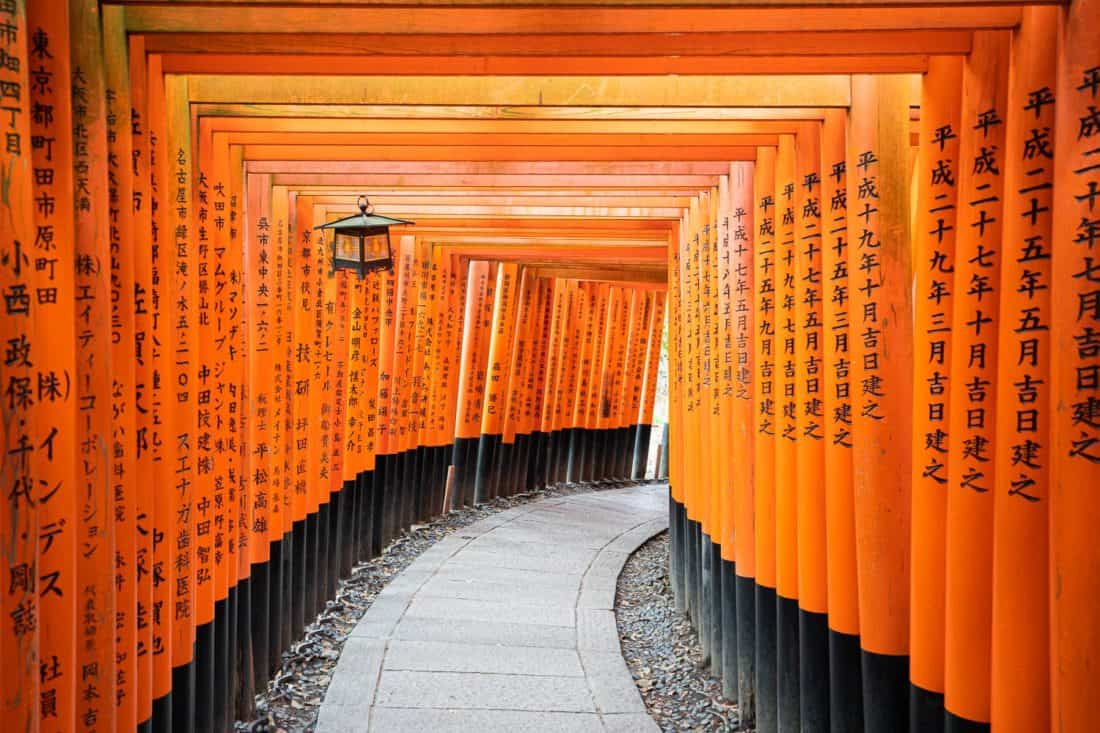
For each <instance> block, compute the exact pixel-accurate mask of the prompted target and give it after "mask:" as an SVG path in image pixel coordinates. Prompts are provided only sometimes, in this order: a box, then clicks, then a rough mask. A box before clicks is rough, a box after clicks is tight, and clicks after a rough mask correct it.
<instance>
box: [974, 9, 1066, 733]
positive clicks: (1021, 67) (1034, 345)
mask: <svg viewBox="0 0 1100 733" xmlns="http://www.w3.org/2000/svg"><path fill="white" fill-rule="evenodd" d="M1058 16H1059V11H1058V10H1056V9H1055V8H1027V9H1025V10H1024V17H1023V23H1022V24H1021V26H1020V28H1019V29H1017V30H1016V31H1015V32H1014V33H1013V39H1012V51H1011V53H1012V57H1011V60H1010V63H1009V76H1008V101H1007V118H1006V123H1005V128H1006V129H1005V155H1004V192H1005V203H1004V229H1003V233H1002V239H1001V242H1002V247H1003V248H1004V249H1003V252H1002V257H1001V283H1000V293H1001V305H1000V324H999V325H1000V329H999V333H998V339H999V344H998V354H999V359H1000V362H999V364H998V368H997V377H996V383H997V386H996V396H997V408H998V411H997V428H996V434H995V438H994V441H995V445H994V462H995V478H994V491H995V493H996V495H995V496H994V499H993V615H992V631H993V641H992V657H991V662H992V681H991V684H992V689H991V691H990V705H991V709H990V724H991V727H992V728H994V729H995V730H997V731H1006V732H1007V731H1019V732H1020V733H1022V732H1023V731H1026V730H1047V729H1049V728H1050V676H1049V666H1048V664H1047V661H1048V660H1049V659H1050V624H1049V602H1048V600H1047V598H1048V596H1049V592H1048V591H1049V587H1050V585H1049V582H1048V573H1049V569H1050V567H1049V559H1050V555H1049V552H1048V541H1049V540H1048V537H1049V535H1048V522H1049V512H1048V509H1049V506H1050V503H1049V500H1050V493H1049V492H1050V484H1049V473H1048V471H1049V467H1050V462H1049V457H1050V418H1051V414H1050V392H1049V391H1048V390H1049V385H1050V361H1051V357H1052V354H1051V351H1050V340H1049V338H1050V331H1049V329H1050V317H1051V313H1050V283H1051V280H1050V258H1049V254H1050V251H1051V239H1050V234H1051V228H1050V227H1051V218H1052V213H1051V205H1052V203H1053V201H1054V198H1055V195H1056V192H1055V191H1054V189H1053V183H1054V154H1055V153H1054V133H1053V130H1054V125H1055V109H1054V107H1055V102H1054V89H1055V88H1056V86H1057V80H1056V78H1055V74H1056V58H1057V48H1056V46H1057V37H1058ZM1036 245H1039V247H1041V249H1039V248H1037V247H1036ZM1033 411H1034V412H1033ZM1032 417H1034V418H1035V421H1034V424H1032V423H1031V422H1030V418H1032ZM1025 670H1026V672H1025Z"/></svg>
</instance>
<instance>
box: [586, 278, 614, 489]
mask: <svg viewBox="0 0 1100 733" xmlns="http://www.w3.org/2000/svg"><path fill="white" fill-rule="evenodd" d="M594 285H595V291H594V292H595V294H596V295H595V306H596V311H595V313H594V314H593V321H592V357H591V359H590V361H589V367H588V369H589V372H588V390H587V392H586V393H585V405H584V408H583V409H584V418H583V420H584V422H583V423H582V426H583V428H584V431H585V433H586V435H587V436H588V441H587V446H586V447H587V451H586V452H585V463H584V475H585V476H586V477H587V479H588V480H589V481H595V480H598V479H601V478H603V476H601V475H600V469H601V459H602V458H603V455H604V452H605V448H606V446H605V443H604V439H603V435H602V434H601V431H600V429H599V415H600V396H601V395H600V390H601V387H602V386H603V377H604V372H605V363H606V362H605V359H606V356H607V354H608V350H609V344H608V341H609V338H610V336H611V329H610V328H609V321H610V317H611V316H610V312H611V310H612V309H613V307H614V305H615V304H614V302H613V301H612V288H611V285H610V284H609V283H603V282H597V283H594Z"/></svg>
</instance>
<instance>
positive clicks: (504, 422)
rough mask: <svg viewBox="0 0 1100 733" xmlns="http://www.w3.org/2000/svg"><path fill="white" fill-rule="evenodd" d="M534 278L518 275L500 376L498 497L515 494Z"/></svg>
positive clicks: (522, 272)
mask: <svg viewBox="0 0 1100 733" xmlns="http://www.w3.org/2000/svg"><path fill="white" fill-rule="evenodd" d="M534 284H535V283H534V277H533V276H532V274H531V271H530V270H529V269H528V268H526V267H524V268H523V269H522V270H520V273H519V289H518V293H517V297H516V311H515V325H514V326H513V327H512V339H511V343H512V345H511V348H510V352H511V353H510V354H509V360H508V364H507V365H506V367H505V368H506V371H505V373H504V374H503V375H502V379H503V381H504V389H503V393H502V394H501V409H502V411H503V415H502V416H501V441H500V453H499V455H497V459H496V466H495V468H494V471H496V472H497V473H498V475H499V479H498V485H499V487H500V493H501V494H503V495H510V494H512V493H514V492H515V491H516V486H515V485H514V484H513V480H514V478H515V474H514V471H513V469H514V467H515V465H516V464H517V463H519V461H520V460H521V457H520V447H519V445H518V444H517V441H516V435H517V432H518V430H517V422H518V420H519V399H520V396H519V389H520V384H521V382H522V381H523V371H524V368H525V366H526V363H527V350H528V349H529V348H530V343H531V342H530V338H529V337H530V335H531V334H532V333H533V329H532V328H531V325H532V324H531V297H532V295H533V294H534V292H535V289H534Z"/></svg>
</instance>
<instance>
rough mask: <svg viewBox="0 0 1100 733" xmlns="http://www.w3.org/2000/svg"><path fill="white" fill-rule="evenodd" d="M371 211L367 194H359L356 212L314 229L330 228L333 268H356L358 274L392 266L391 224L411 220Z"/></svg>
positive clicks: (333, 270) (371, 207)
mask: <svg viewBox="0 0 1100 733" xmlns="http://www.w3.org/2000/svg"><path fill="white" fill-rule="evenodd" d="M413 223H415V222H411V221H405V220H404V219H391V218H390V217H388V216H381V215H379V214H375V213H374V207H373V206H371V203H370V201H369V200H368V199H367V197H366V196H360V197H359V213H358V214H353V215H352V216H347V217H344V218H343V219H337V220H336V221H330V222H329V223H328V224H322V225H321V226H319V227H314V229H331V230H332V272H336V270H356V271H358V273H359V277H363V276H365V275H366V274H367V273H368V272H374V271H375V270H391V271H392V270H393V249H392V247H391V246H390V227H391V226H397V225H399V224H413Z"/></svg>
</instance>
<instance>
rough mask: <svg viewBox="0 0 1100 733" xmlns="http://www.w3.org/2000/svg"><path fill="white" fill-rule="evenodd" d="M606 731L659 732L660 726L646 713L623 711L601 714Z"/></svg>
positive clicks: (612, 732)
mask: <svg viewBox="0 0 1100 733" xmlns="http://www.w3.org/2000/svg"><path fill="white" fill-rule="evenodd" d="M603 725H604V730H605V731H607V733H661V729H660V727H659V726H658V725H657V723H656V721H654V720H653V718H651V717H649V714H648V713H623V714H617V715H604V716H603Z"/></svg>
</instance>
